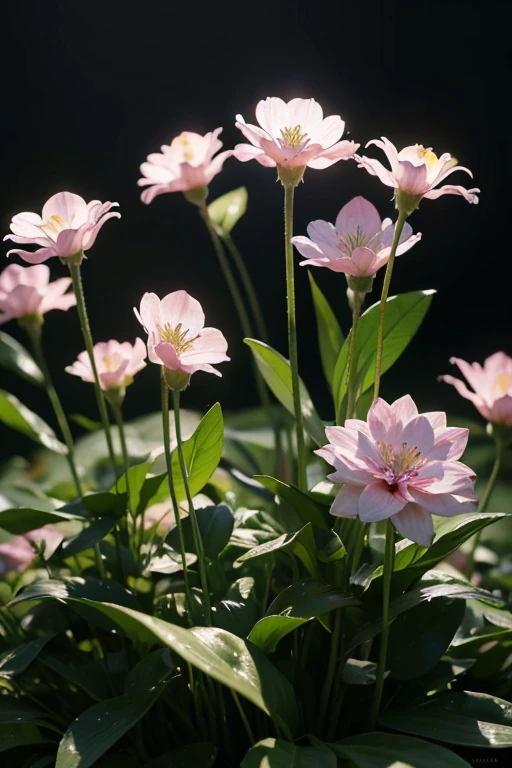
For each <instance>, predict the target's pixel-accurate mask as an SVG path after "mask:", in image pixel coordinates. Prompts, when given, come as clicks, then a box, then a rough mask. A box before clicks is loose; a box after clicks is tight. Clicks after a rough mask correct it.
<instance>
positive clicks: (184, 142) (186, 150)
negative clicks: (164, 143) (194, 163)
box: [171, 133, 194, 163]
mask: <svg viewBox="0 0 512 768" xmlns="http://www.w3.org/2000/svg"><path fill="white" fill-rule="evenodd" d="M176 145H177V146H178V147H179V148H180V149H181V154H182V156H183V159H184V160H186V161H187V162H188V163H189V162H190V161H191V160H193V159H194V151H193V150H192V147H191V145H190V139H189V138H188V137H187V136H186V134H184V133H182V134H180V135H179V136H177V137H176V138H175V139H173V141H172V142H171V147H172V146H176Z"/></svg>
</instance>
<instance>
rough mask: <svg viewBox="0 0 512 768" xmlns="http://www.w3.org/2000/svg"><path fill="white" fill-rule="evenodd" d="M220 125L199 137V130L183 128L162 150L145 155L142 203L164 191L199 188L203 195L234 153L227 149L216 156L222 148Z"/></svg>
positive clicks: (149, 200)
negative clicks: (196, 131) (184, 129)
mask: <svg viewBox="0 0 512 768" xmlns="http://www.w3.org/2000/svg"><path fill="white" fill-rule="evenodd" d="M221 131H222V128H216V129H215V130H214V131H212V132H211V133H207V134H206V135H205V136H201V135H200V134H199V133H192V132H191V131H183V133H180V135H179V136H176V138H175V139H173V140H172V142H171V144H170V145H166V144H164V145H163V146H162V147H160V149H161V152H155V153H153V154H151V155H148V158H147V161H146V162H145V163H142V165H141V166H140V171H141V173H142V175H143V176H144V178H143V179H139V180H138V182H137V184H138V185H139V187H146V186H147V187H148V189H145V190H144V192H143V193H142V195H141V200H142V202H143V203H150V202H151V201H152V200H154V198H155V197H156V196H157V195H163V194H164V193H165V192H188V191H190V190H199V192H200V193H202V197H203V198H204V197H206V191H207V187H208V184H209V183H210V182H211V180H212V179H213V177H214V176H216V175H217V174H218V173H220V172H221V170H222V166H223V164H224V161H225V160H226V159H227V158H228V157H230V156H231V155H232V154H233V150H231V149H228V150H225V151H224V152H220V154H218V155H216V156H215V157H214V155H215V153H216V152H218V151H219V149H220V148H221V147H222V141H219V138H218V136H219V134H220V133H221Z"/></svg>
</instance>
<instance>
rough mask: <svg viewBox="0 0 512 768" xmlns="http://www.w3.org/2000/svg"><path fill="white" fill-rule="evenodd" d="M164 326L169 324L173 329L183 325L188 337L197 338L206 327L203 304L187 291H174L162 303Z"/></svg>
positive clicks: (182, 327) (182, 328)
mask: <svg viewBox="0 0 512 768" xmlns="http://www.w3.org/2000/svg"><path fill="white" fill-rule="evenodd" d="M160 311H161V318H162V323H161V324H162V325H166V324H167V323H169V325H170V327H171V328H172V329H174V328H176V327H177V326H178V325H181V330H182V331H188V334H187V336H188V337H192V336H196V335H197V334H198V333H199V331H201V330H202V329H203V327H204V312H203V309H202V307H201V304H200V303H199V302H198V301H197V299H194V298H193V297H192V296H190V294H189V293H187V292H186V291H174V292H173V293H169V294H167V296H164V298H163V299H162V301H161V302H160Z"/></svg>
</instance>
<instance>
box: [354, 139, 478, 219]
mask: <svg viewBox="0 0 512 768" xmlns="http://www.w3.org/2000/svg"><path fill="white" fill-rule="evenodd" d="M370 144H375V145H376V146H377V147H379V148H380V149H382V150H383V152H384V153H385V155H386V157H387V158H388V160H389V164H390V166H391V170H388V169H387V168H385V167H384V166H383V165H382V163H380V162H379V161H378V160H374V159H373V158H371V157H357V158H356V159H357V161H358V162H359V167H360V168H366V170H367V171H368V173H370V174H371V175H372V176H378V177H379V179H380V180H381V181H382V182H383V183H384V184H386V186H388V187H394V188H395V190H397V191H398V193H402V194H404V195H408V196H410V197H411V198H416V199H417V200H416V205H414V208H416V207H417V205H418V203H419V201H420V200H421V198H422V197H427V198H429V200H436V199H437V198H438V197H441V195H462V197H464V199H465V200H467V201H468V203H478V197H477V195H476V193H477V192H480V190H479V189H465V188H464V187H459V186H454V185H453V184H446V185H445V186H443V187H439V188H438V189H434V187H435V186H437V184H439V183H440V182H441V181H443V180H444V179H445V178H446V177H447V176H449V175H450V174H451V173H453V172H454V171H464V172H465V173H468V174H469V175H470V176H471V178H473V174H472V173H471V171H470V170H469V169H468V168H464V167H462V166H461V165H457V160H456V159H455V158H454V157H452V156H451V155H449V154H448V153H447V152H445V153H444V154H443V155H441V157H437V155H435V154H434V152H432V150H431V149H430V148H427V149H425V147H423V146H422V145H421V144H414V145H413V146H412V147H405V148H404V149H402V150H401V151H400V152H398V151H397V149H396V147H395V146H394V145H393V144H392V143H391V142H390V141H388V139H386V138H385V137H384V136H383V137H382V139H381V140H380V141H379V140H378V139H373V140H372V141H369V142H368V144H367V145H366V146H367V147H368V146H370ZM414 208H412V210H414ZM409 212H411V211H409Z"/></svg>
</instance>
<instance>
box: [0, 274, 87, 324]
mask: <svg viewBox="0 0 512 768" xmlns="http://www.w3.org/2000/svg"><path fill="white" fill-rule="evenodd" d="M70 283H71V278H70V277H61V278H60V279H59V280H54V281H53V283H51V282H50V270H49V269H48V267H47V266H46V264H36V265H35V266H33V267H22V266H20V265H19V264H9V266H8V267H6V268H5V269H4V271H3V272H2V273H1V274H0V324H2V323H6V322H7V321H8V320H12V319H13V318H20V317H26V316H27V315H44V314H45V313H46V312H49V311H50V310H51V309H62V310H66V309H69V308H70V307H73V306H75V304H76V298H75V295H74V294H73V293H66V291H67V289H68V288H69V285H70Z"/></svg>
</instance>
